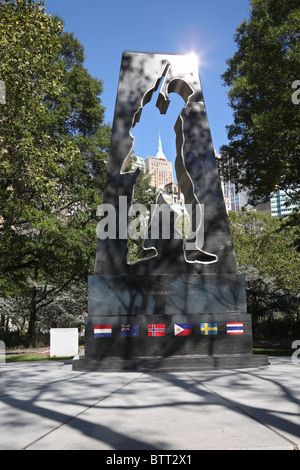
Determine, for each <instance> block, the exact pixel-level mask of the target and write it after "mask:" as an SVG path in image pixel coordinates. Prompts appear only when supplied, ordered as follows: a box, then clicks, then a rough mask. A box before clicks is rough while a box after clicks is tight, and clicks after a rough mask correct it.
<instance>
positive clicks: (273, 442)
mask: <svg viewBox="0 0 300 470" xmlns="http://www.w3.org/2000/svg"><path fill="white" fill-rule="evenodd" d="M269 360H270V365H268V366H263V367H257V368H248V369H240V370H236V369H233V370H230V369H211V370H209V369H207V370H198V371H196V370H195V371H188V372H186V373H184V372H176V373H175V372H172V373H167V372H162V373H158V372H149V373H148V372H147V373H141V372H121V373H118V372H80V371H73V370H72V365H71V363H70V362H60V361H51V362H34V363H30V362H27V363H26V362H24V363H6V364H1V365H0V378H1V380H0V395H1V402H0V422H1V426H0V448H1V449H2V450H21V449H28V450H55V449H56V450H75V449H76V450H107V451H111V450H119V451H120V450H136V451H138V450H149V451H158V450H159V451H161V450H174V451H176V450H203V449H205V450H215V449H218V450H221V449H222V450H229V449H233V450H247V449H251V450H252V449H253V450H254V449H259V450H278V449H282V450H295V449H296V450H298V448H300V405H299V401H300V400H299V399H300V381H299V378H300V363H299V362H298V363H297V362H293V361H292V359H291V358H288V357H284V358H277V357H271V358H269Z"/></svg>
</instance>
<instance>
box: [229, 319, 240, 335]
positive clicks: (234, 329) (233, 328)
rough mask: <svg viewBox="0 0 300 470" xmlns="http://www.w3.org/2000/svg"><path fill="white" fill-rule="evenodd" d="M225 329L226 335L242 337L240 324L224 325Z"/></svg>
mask: <svg viewBox="0 0 300 470" xmlns="http://www.w3.org/2000/svg"><path fill="white" fill-rule="evenodd" d="M226 329H227V334H228V335H242V334H243V333H244V331H243V323H241V322H230V323H226Z"/></svg>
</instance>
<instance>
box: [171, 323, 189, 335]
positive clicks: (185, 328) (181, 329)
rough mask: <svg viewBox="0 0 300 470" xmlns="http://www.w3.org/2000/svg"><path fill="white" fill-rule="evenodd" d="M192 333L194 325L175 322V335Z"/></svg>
mask: <svg viewBox="0 0 300 470" xmlns="http://www.w3.org/2000/svg"><path fill="white" fill-rule="evenodd" d="M191 334H192V327H191V325H190V324H189V323H178V324H177V323H175V325H174V335H175V336H190V335H191Z"/></svg>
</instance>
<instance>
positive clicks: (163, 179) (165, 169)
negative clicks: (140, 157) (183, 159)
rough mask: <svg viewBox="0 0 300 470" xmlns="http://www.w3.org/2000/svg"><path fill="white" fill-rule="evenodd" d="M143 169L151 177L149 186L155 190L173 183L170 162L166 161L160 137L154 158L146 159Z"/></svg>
mask: <svg viewBox="0 0 300 470" xmlns="http://www.w3.org/2000/svg"><path fill="white" fill-rule="evenodd" d="M145 168H146V171H148V173H149V175H150V176H151V181H150V183H151V185H152V186H154V187H156V189H163V188H164V186H165V185H166V184H169V183H173V182H174V179H173V167H172V162H168V161H167V158H166V156H165V154H164V152H163V148H162V142H161V138H160V136H159V139H158V149H157V153H156V156H155V157H151V156H149V157H147V158H146V161H145Z"/></svg>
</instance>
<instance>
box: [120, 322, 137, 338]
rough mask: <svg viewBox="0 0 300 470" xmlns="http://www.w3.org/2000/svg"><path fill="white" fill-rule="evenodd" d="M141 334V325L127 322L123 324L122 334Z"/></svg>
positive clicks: (124, 335) (125, 335)
mask: <svg viewBox="0 0 300 470" xmlns="http://www.w3.org/2000/svg"><path fill="white" fill-rule="evenodd" d="M138 335H139V325H137V324H126V325H121V336H123V337H128V336H138Z"/></svg>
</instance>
